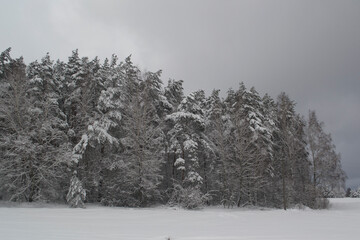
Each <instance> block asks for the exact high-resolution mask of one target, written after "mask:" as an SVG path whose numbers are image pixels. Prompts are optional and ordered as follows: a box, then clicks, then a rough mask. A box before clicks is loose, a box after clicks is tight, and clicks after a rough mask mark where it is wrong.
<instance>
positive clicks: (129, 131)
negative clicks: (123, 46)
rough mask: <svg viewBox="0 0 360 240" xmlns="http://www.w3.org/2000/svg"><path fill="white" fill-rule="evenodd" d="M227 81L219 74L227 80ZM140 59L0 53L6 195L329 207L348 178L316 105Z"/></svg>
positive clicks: (1, 183) (1, 177)
mask: <svg viewBox="0 0 360 240" xmlns="http://www.w3.org/2000/svg"><path fill="white" fill-rule="evenodd" d="M219 81H221V79H219ZM182 83H183V81H182V80H169V81H168V82H167V83H165V84H164V83H163V82H162V80H161V71H157V72H150V71H141V70H140V68H139V67H137V66H136V65H134V64H133V63H132V61H131V58H130V57H128V58H126V59H125V60H124V61H119V60H118V59H117V57H116V56H115V55H113V56H112V57H111V58H110V59H105V60H104V61H103V62H100V60H99V59H98V58H95V59H92V60H91V59H89V58H87V57H81V56H79V53H78V51H77V50H75V51H73V52H72V55H71V56H70V57H69V58H68V61H67V62H62V61H59V60H58V61H53V60H51V58H50V56H49V55H46V56H45V57H44V58H42V59H41V60H40V61H35V62H32V63H30V64H28V65H26V64H25V63H24V61H23V59H22V58H18V59H14V58H12V57H11V56H10V49H7V50H5V51H4V52H2V53H1V55H0V149H1V150H0V197H1V198H2V199H3V200H10V201H20V202H21V201H24V202H34V201H46V202H67V203H68V204H69V205H70V206H74V207H77V206H83V205H84V203H101V204H103V205H106V206H130V207H144V206H151V205H155V204H170V205H178V206H182V207H185V208H189V209H192V208H198V207H201V206H203V205H219V204H222V205H224V206H226V207H233V206H246V205H254V206H264V207H274V208H284V209H287V208H288V207H291V206H294V205H296V204H302V205H306V206H308V207H311V208H321V207H323V206H324V205H326V203H325V201H324V200H319V199H322V198H324V197H339V196H343V195H344V194H345V192H344V187H345V186H344V185H345V179H346V175H345V173H344V171H343V170H342V168H341V162H340V155H339V154H338V153H337V152H336V149H335V146H334V144H333V141H332V139H331V135H330V134H328V133H326V132H324V126H323V123H322V122H321V121H319V120H318V119H317V116H316V113H315V112H314V111H309V115H308V116H306V117H303V116H301V115H299V114H298V113H297V112H296V111H295V102H294V101H293V100H291V98H290V97H289V96H288V95H287V94H286V93H280V95H279V96H278V97H277V98H276V99H273V98H272V97H271V96H269V95H268V94H265V95H264V96H260V95H259V93H258V92H257V91H256V90H255V89H254V88H248V87H247V86H245V85H244V84H243V83H239V87H238V88H237V89H230V90H229V91H228V92H227V93H226V94H224V95H225V97H223V98H222V97H221V96H220V93H219V91H218V90H214V91H213V92H212V93H211V94H210V95H209V96H206V95H205V92H204V91H203V90H198V91H195V92H193V93H191V94H189V95H185V94H184V92H183V87H182Z"/></svg>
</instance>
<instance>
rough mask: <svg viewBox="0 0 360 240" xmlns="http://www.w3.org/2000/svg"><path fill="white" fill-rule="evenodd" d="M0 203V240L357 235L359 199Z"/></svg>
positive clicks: (199, 239) (200, 239)
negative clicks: (324, 203) (202, 204)
mask: <svg viewBox="0 0 360 240" xmlns="http://www.w3.org/2000/svg"><path fill="white" fill-rule="evenodd" d="M2 205H3V206H2V207H0V239H3V240H11V239H19V240H20V239H28V240H29V239H30V240H32V239H36V240H42V239H44V240H52V239H63V240H69V239H74V240H75V239H76V240H92V239H97V240H107V239H116V240H126V239H129V240H134V239H139V240H140V239H141V240H146V239H161V240H165V239H171V240H180V239H181V240H190V239H194V240H203V239H209V240H215V239H218V240H228V239H251V240H257V239H276V240H282V239H302V240H303V239H327V240H328V239H346V240H349V239H360V225H359V224H360V199H332V200H331V205H332V206H331V208H330V209H329V210H309V209H307V210H288V211H283V210H260V209H258V210H249V209H237V208H234V209H223V208H206V209H203V210H198V211H188V210H181V209H172V208H148V209H130V208H107V207H98V206H88V208H87V209H70V208H67V207H66V206H63V205H45V206H41V205H26V204H25V205H24V204H23V205H16V206H12V205H6V204H5V205H4V203H2Z"/></svg>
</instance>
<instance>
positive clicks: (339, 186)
mask: <svg viewBox="0 0 360 240" xmlns="http://www.w3.org/2000/svg"><path fill="white" fill-rule="evenodd" d="M323 125H324V124H323V123H322V122H319V121H318V119H317V116H316V113H315V111H310V112H309V119H308V126H307V140H308V143H309V152H310V160H311V163H312V182H313V186H314V190H315V191H316V194H317V196H318V197H328V196H331V194H332V195H340V194H341V191H344V188H345V179H346V175H345V173H344V171H343V170H342V167H341V162H340V155H339V154H337V153H336V152H335V145H334V144H333V143H332V138H331V135H330V134H327V133H325V132H324V129H323Z"/></svg>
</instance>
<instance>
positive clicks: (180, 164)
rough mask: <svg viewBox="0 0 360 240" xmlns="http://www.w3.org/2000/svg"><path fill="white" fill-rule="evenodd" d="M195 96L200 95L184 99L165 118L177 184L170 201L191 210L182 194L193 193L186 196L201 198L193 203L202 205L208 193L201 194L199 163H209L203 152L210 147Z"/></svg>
mask: <svg viewBox="0 0 360 240" xmlns="http://www.w3.org/2000/svg"><path fill="white" fill-rule="evenodd" d="M198 94H199V92H194V93H192V94H190V95H189V96H187V97H186V98H184V99H183V100H182V101H181V103H180V105H179V106H178V108H177V111H176V112H174V113H172V114H170V115H168V116H167V117H166V120H167V122H168V124H169V127H170V129H171V130H169V131H168V137H169V139H170V144H171V145H170V147H169V149H170V151H172V152H174V154H175V155H174V156H175V157H174V158H175V159H176V160H175V162H174V166H175V167H176V170H177V171H176V174H175V178H176V180H177V182H178V183H176V182H175V183H174V192H173V196H172V199H171V200H170V201H171V202H173V203H177V204H180V205H183V206H184V207H191V208H193V207H194V205H197V204H189V205H188V204H186V203H189V201H188V200H186V201H185V199H187V198H186V197H184V195H183V194H186V193H188V192H189V191H193V194H190V195H187V194H186V195H187V196H189V197H191V195H193V196H200V197H201V198H200V199H193V200H194V201H195V202H196V203H202V204H203V203H204V202H203V201H204V200H205V198H206V196H207V195H205V194H207V193H206V192H202V191H201V189H202V188H203V184H204V172H203V175H202V174H201V168H202V167H201V165H200V163H201V161H208V159H206V158H205V159H204V158H203V157H204V156H202V151H207V150H209V148H210V144H209V143H208V139H207V138H206V136H205V135H204V131H205V121H204V112H203V109H202V107H201V102H199V101H198V97H199V96H198ZM201 158H202V159H201ZM203 163H204V162H203ZM201 175H202V176H201ZM205 190H206V189H205ZM184 204H185V205H184ZM190 205H191V206H190Z"/></svg>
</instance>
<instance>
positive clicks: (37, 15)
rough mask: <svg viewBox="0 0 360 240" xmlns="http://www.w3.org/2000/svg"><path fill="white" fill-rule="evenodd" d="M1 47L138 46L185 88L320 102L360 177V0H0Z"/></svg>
mask: <svg viewBox="0 0 360 240" xmlns="http://www.w3.org/2000/svg"><path fill="white" fill-rule="evenodd" d="M0 4H1V5H0V6H1V8H0V32H1V37H0V51H3V50H5V49H6V48H8V47H12V56H14V57H19V56H20V55H22V56H24V58H25V61H26V62H27V63H29V62H31V61H34V60H36V59H40V58H41V57H43V56H44V55H45V54H46V53H47V52H50V54H51V56H52V58H53V59H57V58H60V59H61V60H67V57H68V56H70V54H71V51H72V50H74V49H76V48H78V49H79V52H80V55H82V56H89V57H91V58H92V57H95V56H99V57H100V58H101V59H104V58H105V57H110V56H111V54H112V53H115V54H117V55H118V56H119V58H120V59H123V58H125V57H126V56H128V55H130V54H132V56H133V61H134V62H135V63H136V64H138V65H139V66H140V67H141V68H143V69H147V70H151V71H156V70H158V69H163V81H164V82H166V81H167V80H168V78H174V79H183V80H184V81H185V84H184V87H185V91H186V92H187V93H189V92H191V91H194V90H197V89H200V88H201V89H205V90H206V91H207V93H210V92H211V90H212V89H214V88H215V89H221V90H222V91H223V92H224V93H225V92H226V91H227V89H228V88H230V87H232V88H237V86H238V83H239V82H241V81H243V82H244V83H245V85H246V86H248V87H251V86H255V88H256V89H257V90H258V91H259V92H260V93H261V94H264V93H266V92H267V93H269V94H270V95H272V96H273V97H276V96H277V95H278V94H279V93H280V92H281V91H285V92H287V93H288V94H289V95H290V97H291V98H292V99H293V100H295V101H296V102H297V111H299V112H300V113H302V114H304V115H305V114H307V112H308V109H314V110H316V111H317V114H318V117H319V118H320V120H322V121H324V122H325V125H326V131H328V132H331V133H332V135H333V139H334V142H335V144H336V146H337V150H338V151H339V152H340V153H341V154H342V162H343V168H344V169H345V171H346V172H347V174H348V177H349V179H348V183H347V184H348V186H351V187H356V186H358V185H360V1H357V0H337V1H332V0H323V1H318V0H301V1H293V0H282V1H281V0H278V1H277V0H273V1H267V0H263V1H260V0H259V1H258V0H248V1H240V0H239V1H232V0H218V1H211V0H203V1H202V0H187V1H186V0H181V1H180V0H179V1H174V0H162V1H157V0H156V1H155V0H143V1H136V0H129V1H116V0H101V1H100V0H98V1H95V0H82V1H81V0H79V1H77V0H65V1H62V0H53V1H52V0H31V1H30V0H28V1H26V0H18V1H13V0H8V1H6V0H0Z"/></svg>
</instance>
